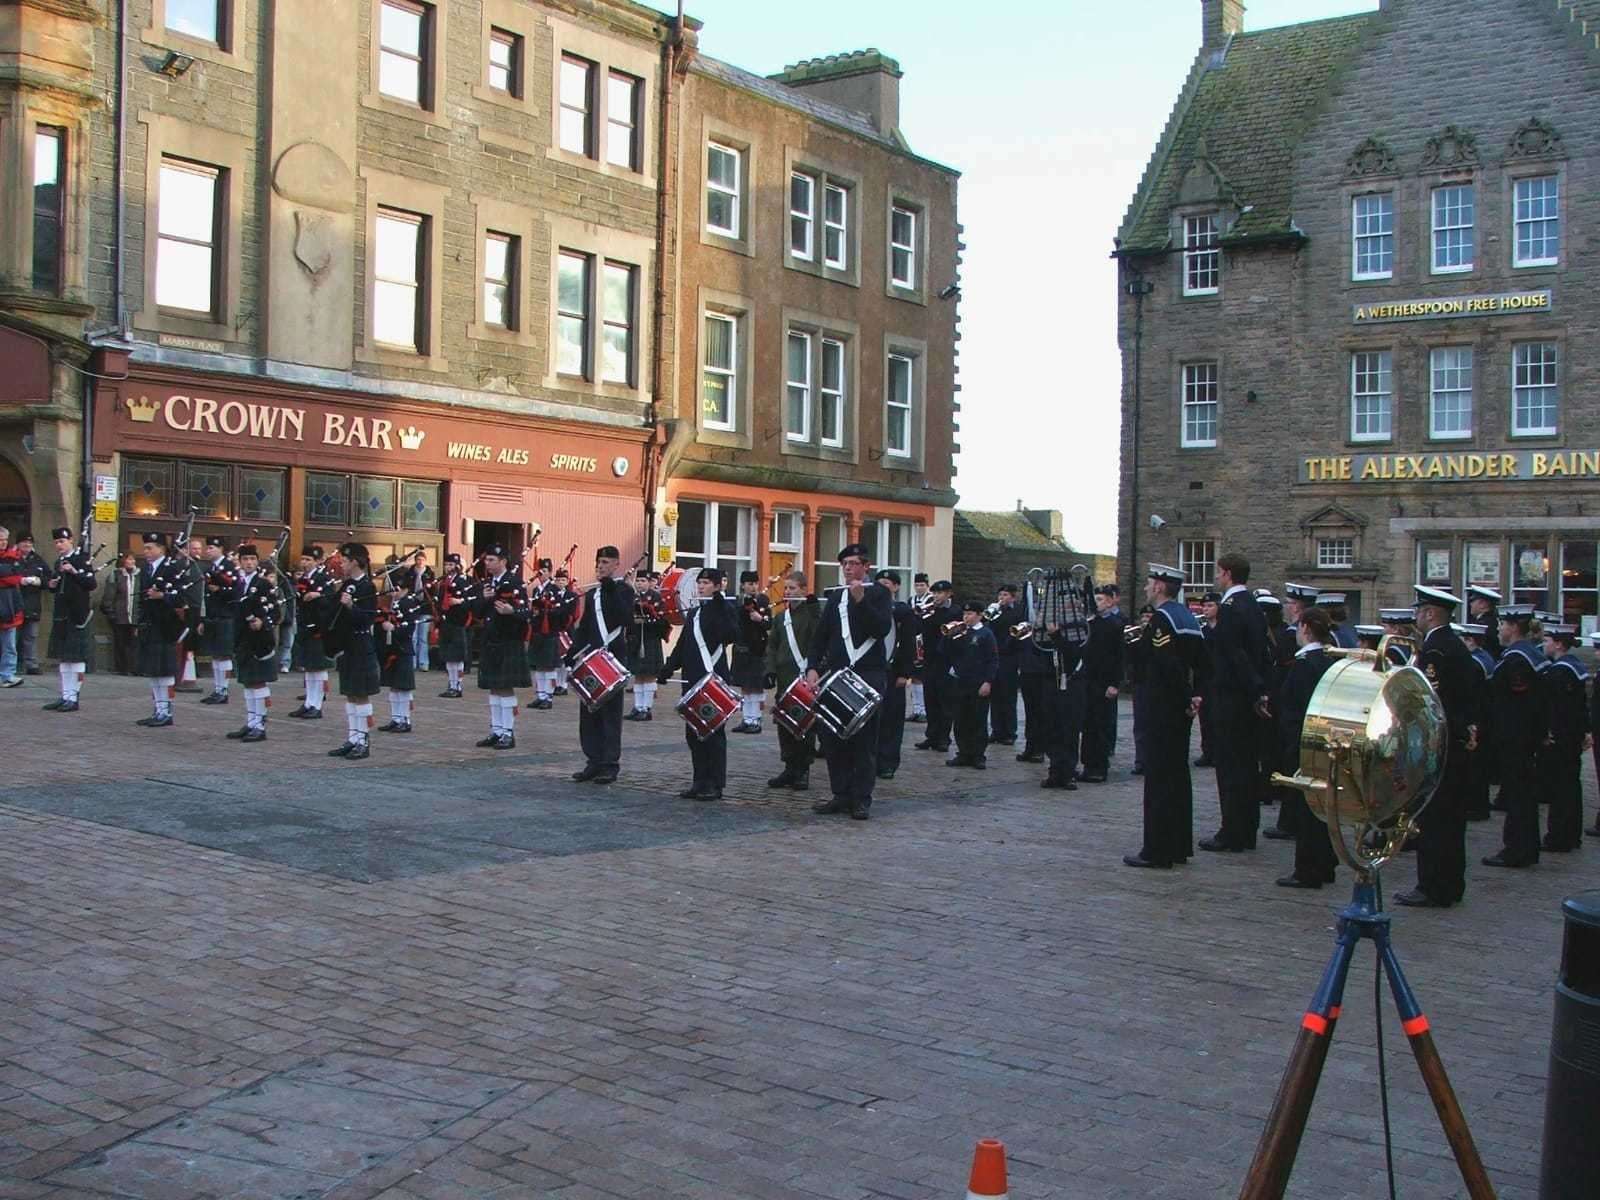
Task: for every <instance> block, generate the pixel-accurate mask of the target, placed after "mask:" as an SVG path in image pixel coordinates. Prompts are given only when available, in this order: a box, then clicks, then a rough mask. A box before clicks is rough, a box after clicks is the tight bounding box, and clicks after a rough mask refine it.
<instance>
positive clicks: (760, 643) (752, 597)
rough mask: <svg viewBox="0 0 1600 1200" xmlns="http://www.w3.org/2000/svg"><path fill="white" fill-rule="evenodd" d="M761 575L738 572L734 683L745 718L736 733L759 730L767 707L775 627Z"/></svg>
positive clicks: (770, 604)
mask: <svg viewBox="0 0 1600 1200" xmlns="http://www.w3.org/2000/svg"><path fill="white" fill-rule="evenodd" d="M760 583H761V576H760V575H758V574H757V573H756V572H754V571H741V572H740V573H739V593H740V595H739V640H738V641H736V642H735V643H734V644H733V684H734V686H735V687H737V688H738V689H739V695H740V697H741V698H742V704H741V708H742V710H743V711H742V719H741V720H740V722H739V724H738V725H736V726H735V727H734V730H733V732H735V733H760V732H761V716H762V710H763V709H764V708H765V706H766V699H767V692H766V685H765V680H766V675H767V634H768V632H769V631H770V630H771V629H772V601H771V600H769V599H767V595H766V593H765V592H762V591H760V590H759V585H760Z"/></svg>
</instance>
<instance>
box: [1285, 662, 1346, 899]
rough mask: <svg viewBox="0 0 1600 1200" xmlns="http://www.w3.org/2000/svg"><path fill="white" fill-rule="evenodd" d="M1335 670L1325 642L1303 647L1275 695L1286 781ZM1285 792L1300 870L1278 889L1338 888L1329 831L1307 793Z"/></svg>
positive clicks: (1296, 864)
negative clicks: (1309, 713)
mask: <svg viewBox="0 0 1600 1200" xmlns="http://www.w3.org/2000/svg"><path fill="white" fill-rule="evenodd" d="M1332 665H1333V658H1332V657H1331V656H1330V655H1329V654H1328V652H1327V647H1325V646H1324V645H1323V644H1322V643H1321V642H1320V641H1314V642H1308V643H1306V644H1305V645H1304V646H1299V647H1297V648H1296V649H1295V656H1294V660H1293V661H1292V662H1291V663H1290V664H1289V669H1288V670H1287V671H1286V672H1284V675H1283V679H1282V681H1281V682H1280V683H1279V685H1278V690H1277V692H1276V693H1275V694H1274V697H1273V709H1274V710H1275V711H1274V714H1273V715H1274V716H1275V718H1276V720H1275V722H1274V733H1275V735H1276V739H1277V743H1276V744H1277V749H1278V769H1279V770H1281V771H1282V772H1283V773H1284V774H1286V775H1293V774H1295V773H1296V772H1297V771H1299V769H1300V733H1301V729H1302V727H1303V726H1304V725H1305V720H1306V710H1307V709H1308V708H1309V707H1310V706H1311V696H1312V693H1314V692H1315V691H1316V690H1317V684H1318V683H1320V682H1321V681H1322V676H1323V675H1324V674H1325V673H1326V672H1327V670H1328V668H1329V667H1331V666H1332ZM1284 792H1285V795H1284V796H1283V798H1282V799H1283V807H1284V808H1285V809H1287V810H1288V812H1289V813H1290V817H1289V820H1288V825H1289V826H1290V827H1291V828H1293V830H1294V870H1293V871H1291V872H1289V874H1287V875H1284V876H1282V877H1281V878H1280V879H1279V880H1278V886H1279V887H1289V888H1319V887H1321V886H1322V885H1323V884H1325V883H1332V882H1333V877H1334V868H1335V866H1336V861H1337V860H1336V859H1335V856H1334V852H1333V839H1332V836H1331V834H1330V831H1329V829H1328V827H1327V826H1326V825H1325V824H1323V822H1322V821H1320V820H1318V819H1317V817H1316V815H1315V814H1314V813H1312V811H1311V809H1310V807H1309V806H1308V805H1307V804H1306V798H1305V795H1304V794H1303V793H1302V792H1300V791H1298V790H1296V789H1294V788H1285V789H1284Z"/></svg>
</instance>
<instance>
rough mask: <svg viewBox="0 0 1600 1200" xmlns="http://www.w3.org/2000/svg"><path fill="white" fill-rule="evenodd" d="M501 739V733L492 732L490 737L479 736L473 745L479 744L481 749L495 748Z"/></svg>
mask: <svg viewBox="0 0 1600 1200" xmlns="http://www.w3.org/2000/svg"><path fill="white" fill-rule="evenodd" d="M499 741H500V735H499V734H498V733H491V734H490V735H489V736H488V737H483V738H479V739H478V740H477V741H476V742H474V743H473V745H475V746H477V747H478V749H479V750H493V749H494V747H495V744H496V743H498V742H499Z"/></svg>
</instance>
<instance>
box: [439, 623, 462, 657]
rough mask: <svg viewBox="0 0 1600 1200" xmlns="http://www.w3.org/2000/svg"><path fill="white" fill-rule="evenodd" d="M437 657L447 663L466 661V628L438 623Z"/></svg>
mask: <svg viewBox="0 0 1600 1200" xmlns="http://www.w3.org/2000/svg"><path fill="white" fill-rule="evenodd" d="M439 657H440V658H441V659H443V660H444V661H445V662H447V663H452V662H453V663H464V662H466V661H467V627H466V626H465V625H456V624H454V623H452V622H450V621H441V622H439Z"/></svg>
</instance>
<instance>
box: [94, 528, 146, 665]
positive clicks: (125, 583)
mask: <svg viewBox="0 0 1600 1200" xmlns="http://www.w3.org/2000/svg"><path fill="white" fill-rule="evenodd" d="M138 597H139V568H138V567H137V566H135V565H134V560H133V555H131V554H123V555H121V556H120V557H119V558H118V559H117V563H116V566H114V567H112V568H111V578H110V579H109V580H107V581H106V588H105V591H104V592H102V593H101V596H100V611H101V612H103V613H105V615H106V620H108V621H110V622H111V661H112V665H113V666H114V667H115V669H116V672H117V674H118V675H132V674H133V673H134V671H135V669H136V667H137V665H138V654H139V626H138V625H137V624H136V623H135V621H134V607H135V605H136V604H137V603H138Z"/></svg>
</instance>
